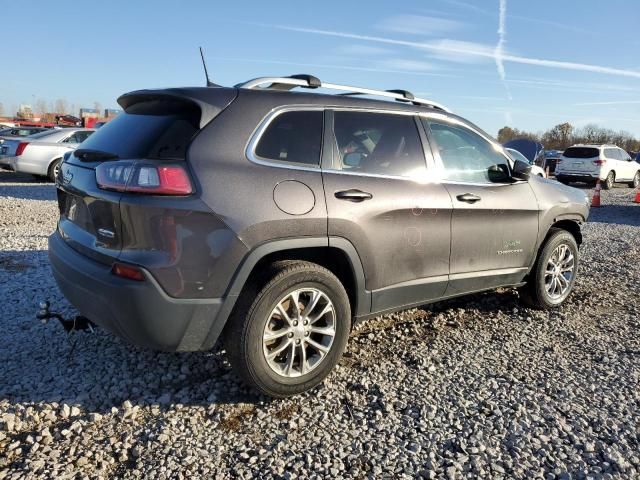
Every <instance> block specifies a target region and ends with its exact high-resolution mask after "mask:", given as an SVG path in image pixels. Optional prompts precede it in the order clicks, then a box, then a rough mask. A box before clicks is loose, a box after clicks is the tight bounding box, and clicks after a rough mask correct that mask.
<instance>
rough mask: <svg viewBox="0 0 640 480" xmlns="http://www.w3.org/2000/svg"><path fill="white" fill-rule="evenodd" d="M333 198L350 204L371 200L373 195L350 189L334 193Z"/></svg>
mask: <svg viewBox="0 0 640 480" xmlns="http://www.w3.org/2000/svg"><path fill="white" fill-rule="evenodd" d="M335 197H336V198H339V199H340V200H348V201H350V202H363V201H365V200H370V199H372V198H373V195H371V194H370V193H369V192H363V191H362V190H356V189H351V190H342V191H340V192H336V193H335Z"/></svg>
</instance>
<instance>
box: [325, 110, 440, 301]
mask: <svg viewBox="0 0 640 480" xmlns="http://www.w3.org/2000/svg"><path fill="white" fill-rule="evenodd" d="M328 113H329V114H328V115H327V121H328V123H329V125H328V126H327V128H326V131H327V132H331V131H333V134H330V135H328V136H326V137H325V147H324V151H325V155H323V173H322V175H323V181H324V189H325V196H326V202H327V210H328V216H329V225H328V228H329V236H336V237H344V238H346V239H348V240H349V241H350V242H351V243H352V244H353V245H354V247H355V248H356V250H357V251H358V254H359V255H360V259H361V261H362V264H363V268H364V271H365V278H366V288H367V290H369V291H371V292H372V311H373V312H381V311H384V310H387V309H391V308H394V307H400V306H408V305H415V304H417V303H420V302H425V301H428V300H432V299H435V298H439V297H441V296H442V295H443V294H444V292H445V290H446V286H447V280H448V278H447V277H448V273H449V254H450V250H449V248H450V240H451V237H450V227H451V225H450V221H451V199H450V197H449V194H448V193H447V191H446V189H445V187H444V186H443V185H441V184H439V183H436V182H433V181H432V180H431V179H430V178H429V168H432V167H433V159H432V158H431V155H430V154H428V155H427V157H425V148H424V146H425V144H426V143H425V142H426V137H425V135H424V131H423V130H422V127H421V126H420V125H419V123H418V120H417V119H416V117H414V116H413V115H411V114H406V113H403V112H398V113H392V112H389V113H382V112H370V111H354V110H349V111H345V110H336V111H333V112H328ZM427 160H428V161H427Z"/></svg>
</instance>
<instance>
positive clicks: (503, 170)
mask: <svg viewBox="0 0 640 480" xmlns="http://www.w3.org/2000/svg"><path fill="white" fill-rule="evenodd" d="M487 176H488V177H489V181H490V182H493V183H504V182H508V181H509V180H510V179H511V177H510V176H509V169H508V168H507V166H506V165H504V164H497V165H491V166H490V167H489V168H488V169H487Z"/></svg>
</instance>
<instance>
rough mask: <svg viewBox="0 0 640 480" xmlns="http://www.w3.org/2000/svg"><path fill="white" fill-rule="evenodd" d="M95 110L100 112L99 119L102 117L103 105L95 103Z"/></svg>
mask: <svg viewBox="0 0 640 480" xmlns="http://www.w3.org/2000/svg"><path fill="white" fill-rule="evenodd" d="M93 108H94V109H95V110H96V112H98V117H102V104H101V103H100V102H98V101H95V102H93Z"/></svg>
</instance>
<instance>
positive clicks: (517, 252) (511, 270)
mask: <svg viewBox="0 0 640 480" xmlns="http://www.w3.org/2000/svg"><path fill="white" fill-rule="evenodd" d="M425 125H426V126H427V130H428V132H429V134H430V138H431V140H432V142H431V144H432V147H433V150H434V157H435V161H436V164H437V167H438V168H437V170H438V171H439V172H440V173H439V175H440V178H441V179H442V182H443V185H444V186H445V187H446V189H447V190H448V192H449V194H450V195H451V199H452V201H453V216H452V220H451V266H450V277H449V286H448V288H447V292H446V295H447V296H448V295H458V294H460V293H467V292H473V291H479V290H485V289H489V288H494V287H498V286H501V285H511V284H515V283H518V282H520V281H521V280H522V279H523V278H524V276H525V275H526V273H527V270H528V268H529V265H530V264H531V263H532V261H533V256H534V255H535V246H536V241H537V238H538V202H537V200H536V198H535V196H534V194H533V191H532V189H531V186H530V185H529V183H528V182H525V181H516V182H514V181H513V180H512V179H511V178H509V177H508V173H509V171H510V163H509V161H508V159H507V157H506V155H505V154H504V153H503V152H502V149H501V147H500V146H498V145H496V144H494V143H492V142H491V141H490V140H489V139H488V137H485V136H484V135H483V134H481V133H480V131H479V130H476V129H474V128H472V127H471V126H469V125H466V124H464V123H463V122H461V121H459V120H457V119H452V118H447V117H445V116H440V115H432V116H429V117H427V118H426V120H425Z"/></svg>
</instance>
